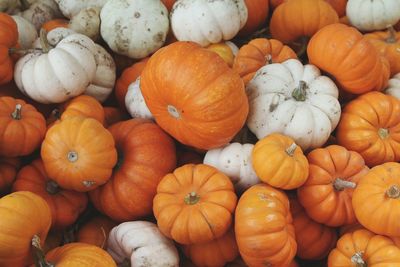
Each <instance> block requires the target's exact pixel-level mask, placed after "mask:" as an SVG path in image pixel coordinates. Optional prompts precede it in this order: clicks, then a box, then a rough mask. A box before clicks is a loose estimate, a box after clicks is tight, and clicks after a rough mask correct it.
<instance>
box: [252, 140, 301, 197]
mask: <svg viewBox="0 0 400 267" xmlns="http://www.w3.org/2000/svg"><path fill="white" fill-rule="evenodd" d="M252 159H253V160H252V164H253V168H254V171H255V173H256V174H257V176H258V177H260V180H261V181H262V182H264V183H267V184H269V185H272V186H273V187H277V188H281V189H286V190H290V189H295V188H298V187H300V186H301V185H302V184H304V183H305V181H306V180H307V177H308V161H307V158H306V157H305V156H304V154H303V151H302V150H301V148H300V147H298V146H297V144H296V143H295V142H294V141H293V139H292V138H290V137H287V136H285V135H282V134H271V135H268V136H266V137H264V138H263V139H261V140H260V141H258V142H257V143H256V145H255V146H254V149H253V151H252Z"/></svg>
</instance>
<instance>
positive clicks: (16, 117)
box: [11, 104, 22, 120]
mask: <svg viewBox="0 0 400 267" xmlns="http://www.w3.org/2000/svg"><path fill="white" fill-rule="evenodd" d="M21 112H22V105H21V104H16V105H15V110H14V112H13V113H11V117H12V118H13V119H14V120H20V119H21Z"/></svg>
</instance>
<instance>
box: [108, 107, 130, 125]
mask: <svg viewBox="0 0 400 267" xmlns="http://www.w3.org/2000/svg"><path fill="white" fill-rule="evenodd" d="M103 109H104V125H105V126H106V127H108V126H111V125H113V124H114V123H117V122H120V121H123V120H127V119H128V116H127V115H126V114H125V113H124V112H122V111H121V109H119V108H115V107H103Z"/></svg>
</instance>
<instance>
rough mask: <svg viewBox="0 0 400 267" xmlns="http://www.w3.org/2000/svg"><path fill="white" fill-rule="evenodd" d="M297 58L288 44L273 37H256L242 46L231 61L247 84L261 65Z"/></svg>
mask: <svg viewBox="0 0 400 267" xmlns="http://www.w3.org/2000/svg"><path fill="white" fill-rule="evenodd" d="M290 58H294V59H296V58H297V55H296V53H295V52H294V51H293V50H292V49H291V48H290V47H288V46H286V45H284V44H282V43H281V42H280V41H278V40H275V39H265V38H257V39H253V40H251V41H250V42H249V43H248V44H246V45H244V46H242V47H241V48H240V50H239V53H238V54H237V56H236V58H235V61H234V63H233V69H234V70H235V71H236V72H237V73H239V75H240V77H242V79H243V81H244V83H245V84H247V83H248V82H249V81H250V80H251V79H252V78H253V77H254V74H255V73H256V71H257V70H259V69H260V68H261V67H263V66H264V65H266V64H269V63H281V62H283V61H286V60H288V59H290Z"/></svg>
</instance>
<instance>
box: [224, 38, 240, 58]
mask: <svg viewBox="0 0 400 267" xmlns="http://www.w3.org/2000/svg"><path fill="white" fill-rule="evenodd" d="M225 44H226V45H227V46H229V47H230V48H231V50H232V53H233V55H234V56H235V57H236V56H237V54H238V53H239V47H237V45H235V44H234V43H232V42H231V41H226V42H225Z"/></svg>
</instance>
